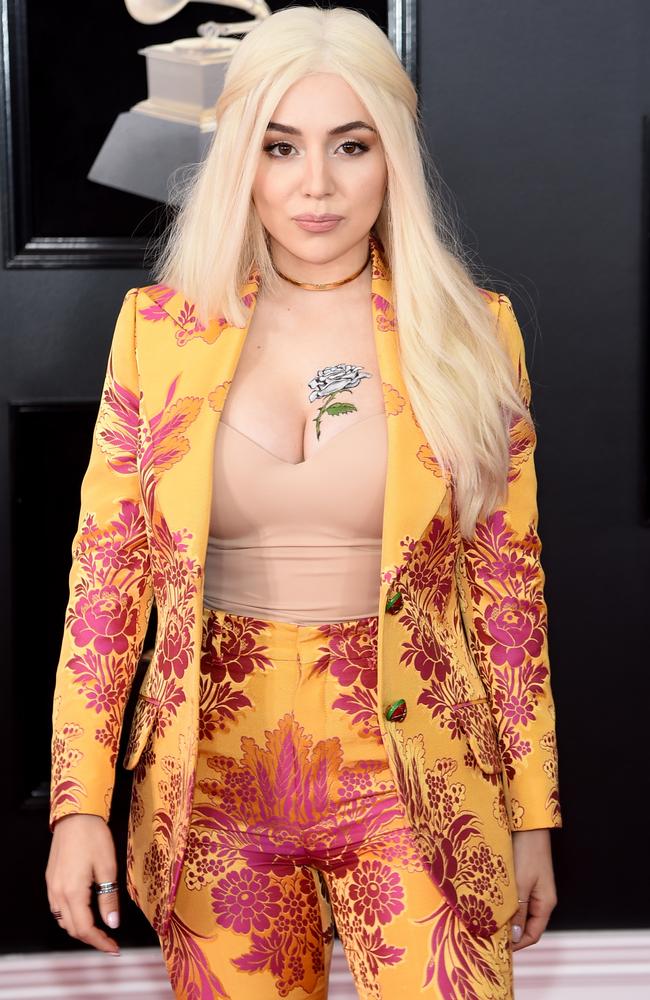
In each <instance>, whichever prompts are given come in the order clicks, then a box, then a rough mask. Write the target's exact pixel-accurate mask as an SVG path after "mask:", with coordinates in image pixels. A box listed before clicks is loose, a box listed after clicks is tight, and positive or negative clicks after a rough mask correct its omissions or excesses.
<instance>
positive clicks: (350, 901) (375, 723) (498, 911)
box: [46, 7, 562, 998]
mask: <svg viewBox="0 0 650 1000" xmlns="http://www.w3.org/2000/svg"><path fill="white" fill-rule="evenodd" d="M216 115H217V121H218V130H217V132H216V135H215V139H214V142H213V145H212V147H211V149H210V151H209V153H208V156H207V158H206V160H205V162H204V163H203V164H202V167H201V170H200V172H199V174H198V175H197V176H196V177H195V178H194V179H193V180H192V181H191V182H190V184H189V187H188V191H187V192H186V197H185V200H184V204H183V208H182V211H181V212H180V213H179V215H178V217H177V219H176V220H175V222H174V224H173V226H172V229H171V232H170V235H169V238H168V239H167V241H166V242H165V244H164V247H163V249H162V252H161V253H160V256H159V263H158V270H157V274H158V281H157V283H156V284H154V285H150V286H147V287H144V288H134V289H130V290H129V291H128V292H127V293H126V296H125V299H124V303H123V306H122V309H121V311H120V314H119V317H118V320H117V324H116V329H115V334H114V340H113V345H112V349H111V355H110V358H109V365H108V371H107V376H106V383H105V387H104V394H103V397H102V404H101V408H100V413H99V417H98V422H97V427H96V431H95V435H94V441H93V450H92V453H91V458H90V463H89V467H88V471H87V473H86V476H85V478H84V483H83V485H82V498H81V499H82V503H81V515H80V523H79V529H78V532H77V535H76V536H75V540H74V542H73V556H74V558H73V566H72V572H71V578H70V602H69V606H68V612H67V615H66V628H65V633H64V641H63V648H62V651H61V659H60V662H59V667H58V671H57V685H56V691H55V698H54V713H53V741H52V753H53V771H52V807H51V816H50V824H51V828H52V830H53V842H52V851H51V855H50V860H49V864H48V870H47V873H46V879H47V887H48V897H49V901H50V905H51V908H52V910H53V911H54V912H55V916H57V918H58V920H59V923H60V925H61V926H62V927H63V928H64V929H65V930H66V931H67V932H68V933H69V934H71V935H72V936H74V937H77V938H79V939H80V940H83V941H86V942H87V943H89V944H92V945H94V946H95V947H97V948H99V949H100V950H102V951H106V952H107V953H109V954H113V953H115V952H116V947H117V946H116V944H115V942H114V940H113V939H112V938H111V937H109V935H108V934H106V932H105V931H103V930H102V929H101V928H100V927H96V926H95V925H94V923H93V917H92V911H91V909H90V900H91V889H92V883H93V882H94V883H95V886H94V888H95V891H97V890H98V886H99V887H100V889H101V888H102V887H103V889H105V890H106V891H105V892H104V893H100V894H99V896H98V903H99V910H100V913H101V916H102V918H103V920H104V922H105V923H106V924H107V925H108V926H109V927H113V926H117V921H118V919H119V917H118V914H119V903H118V899H117V892H116V891H115V890H116V888H117V886H116V884H115V882H114V880H115V878H116V873H117V867H116V860H115V852H114V848H113V843H112V839H111V835H110V831H109V829H108V826H107V820H108V817H109V811H110V801H111V794H112V788H113V781H114V767H115V760H116V757H117V753H118V741H119V733H120V727H121V720H122V714H123V710H124V704H125V701H126V698H127V695H128V692H129V689H130V686H131V682H132V680H133V674H134V672H135V668H136V665H137V662H138V658H139V655H140V651H141V646H142V642H143V639H144V634H145V631H146V625H147V621H148V617H149V611H150V607H151V603H152V600H153V599H154V598H155V600H156V604H157V611H158V632H157V636H156V644H155V649H154V654H153V658H152V660H151V663H150V664H149V667H148V669H147V672H146V675H145V677H144V679H143V682H142V685H141V687H140V690H139V691H138V698H137V702H136V706H135V712H134V719H133V724H132V727H131V732H130V737H129V743H128V747H127V751H126V756H125V758H124V760H123V764H124V766H125V767H126V768H130V769H134V781H133V791H132V800H131V812H130V820H129V840H128V854H127V866H126V874H127V888H128V891H129V894H130V895H131V897H132V898H133V899H134V900H135V902H136V903H137V904H138V905H139V906H140V907H141V909H142V910H143V911H144V912H145V914H146V915H147V917H148V918H149V920H150V921H151V923H152V926H153V927H154V929H155V930H156V932H157V934H158V937H159V940H160V943H161V947H162V950H163V954H164V957H165V961H166V963H167V967H168V970H169V976H170V980H171V982H172V985H173V987H174V990H175V992H176V995H177V996H181V997H190V996H191V997H197V996H206V997H207V996H224V997H226V996H230V997H241V996H244V995H246V991H249V990H250V991H254V992H255V995H256V996H260V997H261V996H264V997H267V996H268V997H276V996H288V995H291V996H292V997H299V996H300V997H323V996H325V995H326V993H327V978H328V972H329V963H330V958H331V948H332V940H333V931H334V921H335V923H336V928H337V931H338V934H339V937H340V938H341V941H342V944H343V947H344V948H345V952H346V955H347V959H348V962H349V965H350V968H351V971H352V974H353V976H354V979H355V984H356V987H357V990H358V993H359V995H360V996H362V997H380V996H382V997H391V998H392V997H396V996H407V995H410V994H413V993H416V992H422V991H425V990H427V991H428V992H429V994H430V995H431V996H432V997H441V998H442V997H445V998H450V997H467V996H475V997H485V998H487V997H491V998H496V997H498V998H506V997H511V996H512V954H513V952H514V951H516V950H518V949H519V948H522V947H526V946H527V945H529V944H531V943H533V942H535V941H537V940H538V939H539V937H540V935H541V933H542V932H543V930H544V928H545V926H546V923H547V921H548V918H549V915H550V912H551V910H552V908H553V906H554V905H555V903H556V897H555V887H554V879H553V868H552V860H551V849H550V832H549V830H550V828H551V827H559V826H561V825H562V824H561V816H560V809H559V800H558V786H557V754H556V749H555V729H554V715H555V713H554V705H553V699H552V694H551V687H550V674H549V664H548V642H547V617H546V606H545V603H544V596H543V583H544V574H543V570H542V567H541V564H540V561H539V554H540V548H541V543H540V540H539V535H538V533H537V508H536V479H535V466H534V457H533V453H534V446H535V431H534V427H533V422H532V418H531V416H530V412H529V404H530V385H529V382H528V375H527V370H526V363H525V356H524V345H523V340H522V337H521V332H520V330H519V327H518V324H517V321H516V319H515V316H514V313H513V311H512V307H511V304H510V301H509V299H508V298H507V297H506V296H504V295H500V294H498V293H496V292H492V291H489V290H487V289H485V288H482V287H480V286H477V285H476V284H475V281H474V279H473V278H472V276H471V275H470V271H469V267H468V265H467V264H466V263H465V262H464V261H463V257H462V251H461V248H460V246H459V244H458V242H457V241H455V240H454V239H453V238H451V236H450V230H449V228H448V226H447V224H446V223H444V222H443V219H442V213H441V210H440V208H439V207H438V206H437V204H436V199H435V197H434V196H433V194H432V191H431V190H430V187H429V185H428V184H427V182H426V180H425V173H424V170H423V163H425V162H426V153H425V150H424V144H423V142H422V137H421V127H420V123H419V121H418V116H417V108H416V93H415V91H414V88H413V86H412V84H411V82H410V80H409V79H408V76H407V74H406V73H405V72H404V70H403V68H402V66H401V64H400V62H399V59H398V58H397V56H396V55H395V53H394V51H393V49H392V48H391V46H390V44H389V42H388V40H387V39H386V37H385V35H384V34H383V33H382V32H381V31H380V30H379V29H378V28H377V27H376V26H375V25H374V24H373V23H372V22H371V21H370V20H369V19H368V18H366V17H364V16H363V15H361V14H359V13H357V12H354V11H347V10H343V9H338V8H335V9H332V10H320V9H315V8H303V7H294V8H289V9H286V10H284V11H281V12H279V13H277V14H274V15H273V16H271V17H269V18H267V19H266V20H265V21H264V22H262V23H261V25H260V26H258V27H256V28H255V29H254V30H253V31H252V32H250V33H249V35H248V36H247V37H246V38H245V39H244V40H243V42H242V43H241V45H240V46H239V48H238V51H237V53H236V54H235V56H234V58H233V60H232V62H231V64H230V66H229V69H228V73H227V76H226V81H225V86H224V90H223V93H222V95H221V96H220V98H219V100H218V102H217V106H216ZM325 214H327V215H328V216H334V217H335V218H333V219H329V221H327V222H326V223H323V222H322V221H321V222H316V223H314V222H313V221H312V222H310V221H309V218H313V216H317V217H318V216H321V217H322V216H323V215H325ZM443 233H446V234H447V238H446V239H443V237H442V235H441V234H443ZM517 928H518V930H517Z"/></svg>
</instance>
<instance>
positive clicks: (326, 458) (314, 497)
mask: <svg viewBox="0 0 650 1000" xmlns="http://www.w3.org/2000/svg"><path fill="white" fill-rule="evenodd" d="M386 460H387V437H386V415H385V411H384V410H382V411H381V412H380V413H374V414H371V415H369V416H366V417H362V418H361V419H360V420H357V421H356V422H354V423H349V424H348V425H347V427H345V428H344V429H342V430H340V431H337V433H336V434H335V435H334V436H333V437H331V438H330V439H329V440H328V441H326V442H325V443H324V444H323V445H321V446H320V448H318V449H317V450H316V451H315V452H314V453H313V454H312V455H310V457H309V458H308V459H307V460H306V461H303V462H300V463H297V464H294V463H292V462H286V461H285V460H284V459H281V458H279V457H278V456H276V455H274V454H272V453H271V452H270V451H268V450H267V449H266V448H264V447H262V446H261V445H259V444H257V443H256V442H255V441H253V440H252V439H251V438H250V437H247V436H246V435H245V434H243V433H242V432H241V431H239V430H236V429H235V428H234V427H231V426H229V425H228V424H226V423H224V421H223V419H221V420H220V421H219V425H218V428H217V433H216V437H215V453H214V471H213V476H214V487H213V490H212V509H211V512H210V530H209V538H208V548H207V555H206V565H205V588H204V603H205V604H206V605H207V606H208V607H211V608H221V609H223V610H226V611H232V612H234V613H236V614H241V615H250V616H256V617H259V618H266V619H271V620H276V621H288V622H295V623H298V624H322V623H325V622H334V621H345V620H346V619H350V618H360V617H362V616H365V615H376V614H377V613H378V603H379V589H380V569H381V567H380V562H381V538H382V522H383V512H384V490H385V483H386Z"/></svg>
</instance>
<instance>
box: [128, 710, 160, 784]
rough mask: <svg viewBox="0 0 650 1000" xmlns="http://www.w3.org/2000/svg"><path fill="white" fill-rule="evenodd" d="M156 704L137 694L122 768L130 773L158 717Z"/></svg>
mask: <svg viewBox="0 0 650 1000" xmlns="http://www.w3.org/2000/svg"><path fill="white" fill-rule="evenodd" d="M158 708H159V706H158V702H156V701H151V700H150V699H149V698H147V697H146V695H142V694H139V695H138V700H137V701H136V703H135V708H134V710H133V721H132V722H131V731H130V732H129V739H128V742H127V744H126V750H125V752H124V758H123V760H122V767H124V768H126V770H127V771H132V770H133V768H134V767H135V765H136V764H137V763H138V761H139V760H140V757H141V755H142V751H143V750H144V748H145V746H146V745H147V740H148V739H149V734H150V733H151V729H152V727H153V724H154V722H155V721H156V716H157V715H158Z"/></svg>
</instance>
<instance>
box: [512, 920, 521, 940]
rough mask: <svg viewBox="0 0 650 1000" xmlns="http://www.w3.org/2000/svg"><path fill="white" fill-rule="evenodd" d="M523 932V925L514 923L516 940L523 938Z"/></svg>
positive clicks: (513, 935)
mask: <svg viewBox="0 0 650 1000" xmlns="http://www.w3.org/2000/svg"><path fill="white" fill-rule="evenodd" d="M521 934H522V930H521V927H520V926H519V924H513V926H512V940H513V941H515V942H516V941H519V939H520V938H521Z"/></svg>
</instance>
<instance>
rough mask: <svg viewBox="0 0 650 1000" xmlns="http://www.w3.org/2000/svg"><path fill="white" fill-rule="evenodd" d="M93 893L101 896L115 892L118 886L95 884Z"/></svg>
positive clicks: (115, 883)
mask: <svg viewBox="0 0 650 1000" xmlns="http://www.w3.org/2000/svg"><path fill="white" fill-rule="evenodd" d="M94 886H95V892H96V894H97V895H98V896H101V895H102V894H103V893H105V892H117V890H118V888H119V886H118V883H117V882H95V883H94Z"/></svg>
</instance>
